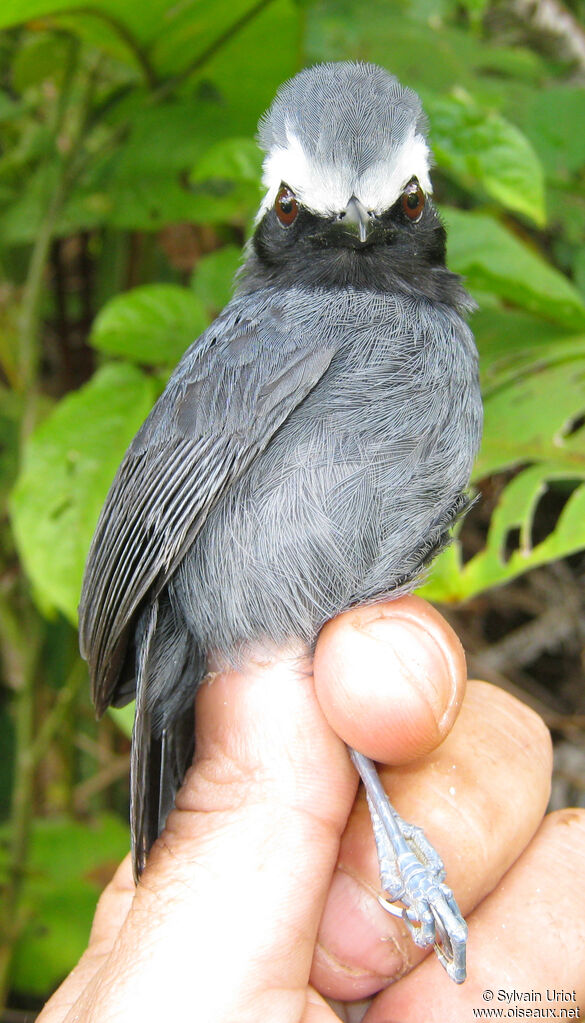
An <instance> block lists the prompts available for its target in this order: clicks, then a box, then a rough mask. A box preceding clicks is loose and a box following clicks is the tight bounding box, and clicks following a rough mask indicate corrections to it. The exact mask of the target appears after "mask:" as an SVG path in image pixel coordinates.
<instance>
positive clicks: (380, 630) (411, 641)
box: [360, 613, 457, 725]
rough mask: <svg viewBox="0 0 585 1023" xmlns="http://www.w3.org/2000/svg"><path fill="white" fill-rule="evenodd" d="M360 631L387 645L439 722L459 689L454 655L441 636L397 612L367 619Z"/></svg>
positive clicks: (448, 710)
mask: <svg viewBox="0 0 585 1023" xmlns="http://www.w3.org/2000/svg"><path fill="white" fill-rule="evenodd" d="M360 631H363V632H365V633H367V635H369V636H371V637H372V639H375V640H376V642H377V643H382V644H384V646H386V647H387V648H388V650H389V653H390V655H391V656H392V657H393V658H394V659H395V661H396V662H397V670H399V671H400V673H401V675H402V676H403V677H404V678H405V680H406V681H407V682H408V683H409V684H410V685H411V686H412V687H413V688H414V689H415V690H416V692H417V693H419V694H420V696H421V697H422V699H424V700H425V701H426V702H427V703H428V704H429V706H430V708H431V710H432V712H433V715H434V716H435V719H436V720H437V722H438V723H439V725H440V724H441V723H442V721H443V718H444V717H445V715H446V714H448V713H449V712H450V710H451V706H452V702H453V699H454V695H455V693H456V689H457V677H456V673H455V666H454V663H453V658H452V657H451V656H448V653H447V651H446V650H445V647H444V646H443V644H442V643H441V641H440V639H439V638H438V637H437V636H436V635H435V634H434V633H433V631H431V630H429V629H427V628H425V626H424V624H422V623H421V622H420V621H419V620H418V619H416V618H414V617H410V616H406V615H401V614H398V613H394V614H392V615H391V616H389V617H381V618H375V619H373V620H372V621H370V622H365V623H364V624H363V625H362V626H361V630H360Z"/></svg>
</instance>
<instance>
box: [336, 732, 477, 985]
mask: <svg viewBox="0 0 585 1023" xmlns="http://www.w3.org/2000/svg"><path fill="white" fill-rule="evenodd" d="M350 754H351V758H352V760H353V762H354V764H355V766H356V767H357V769H358V771H359V774H360V776H361V778H362V780H363V782H364V786H365V789H366V794H367V797H368V806H369V808H370V816H371V818H372V825H373V829H374V838H375V841H376V850H377V853H378V861H379V864H380V880H381V883H382V888H383V890H384V895H382V896H380V899H379V901H380V904H381V905H382V906H383V908H384V909H386V910H387V911H388V912H389V913H392V914H393V915H394V916H399V917H401V918H402V919H403V920H404V922H405V923H406V925H407V927H408V929H409V931H410V933H411V935H412V938H413V940H414V942H415V943H416V944H417V945H418V946H419V947H421V948H428V946H429V945H432V944H434V946H435V952H436V953H437V956H438V958H439V961H440V962H441V964H442V965H443V966H444V967H445V969H446V971H447V973H448V974H449V976H450V977H451V979H452V980H454V981H455V982H456V983H457V984H461V983H462V982H463V981H464V980H465V975H466V968H465V952H466V944H467V924H466V923H465V920H464V919H463V917H462V916H461V912H460V910H459V907H458V906H457V903H456V901H455V897H454V895H453V892H452V891H451V889H450V888H449V887H448V886H447V885H446V884H445V868H444V866H443V861H442V860H441V857H440V856H439V854H438V853H437V851H436V850H435V849H434V848H433V846H432V845H431V843H430V842H429V841H428V839H427V838H426V836H425V834H424V832H423V831H422V829H421V828H418V827H415V826H414V825H412V824H408V823H407V822H406V821H404V820H403V819H402V817H400V815H399V814H398V813H397V812H396V810H395V809H394V807H392V806H391V804H390V802H389V801H388V797H387V796H386V793H385V792H384V789H383V788H382V784H381V782H380V779H379V778H378V774H377V772H376V768H375V766H374V764H373V763H372V761H371V760H369V759H368V758H367V757H364V756H363V755H362V754H361V753H357V752H356V751H355V750H350ZM396 903H401V905H400V906H398V905H396Z"/></svg>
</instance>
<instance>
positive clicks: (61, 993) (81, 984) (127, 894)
mask: <svg viewBox="0 0 585 1023" xmlns="http://www.w3.org/2000/svg"><path fill="white" fill-rule="evenodd" d="M135 891H136V889H135V887H134V881H133V879H132V867H131V865H130V856H126V858H125V859H124V860H122V863H121V864H120V866H119V867H118V869H117V871H116V873H115V874H114V876H113V878H112V880H111V881H110V883H109V884H108V885H107V887H106V888H105V889H104V891H103V892H102V895H101V897H100V900H99V902H98V905H97V909H96V913H95V917H94V921H93V926H92V929H91V935H90V939H89V945H88V948H87V950H86V951H85V953H84V954H83V956H82V957H81V959H80V961H79V963H78V964H77V966H76V967H75V968H74V969H73V970H72V972H71V973H70V974H69V976H68V977H67V979H66V980H65V981H64V982H63V984H61V986H60V987H59V988H58V989H57V991H56V992H55V994H54V995H53V997H52V998H51V999H50V1001H48V1002H47V1004H46V1005H45V1007H44V1009H43V1011H42V1012H41V1014H40V1016H38V1017H37V1023H61V1021H62V1020H64V1019H65V1018H66V1017H67V1014H68V1012H69V1010H70V1009H71V1007H72V1006H73V1005H74V1004H75V1002H76V1001H77V999H78V998H79V997H80V996H81V995H82V993H83V991H84V990H85V989H86V988H87V987H88V985H90V984H91V983H92V982H93V981H94V979H95V977H96V975H97V974H98V973H99V971H100V969H101V968H102V966H103V965H104V963H105V962H106V960H107V958H108V956H109V955H110V954H111V951H112V948H113V946H114V943H115V941H116V938H117V937H118V933H119V930H120V927H121V926H122V924H123V922H124V920H125V919H126V917H127V915H128V910H129V908H130V905H131V903H132V900H133V898H134V893H135Z"/></svg>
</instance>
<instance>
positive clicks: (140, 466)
mask: <svg viewBox="0 0 585 1023" xmlns="http://www.w3.org/2000/svg"><path fill="white" fill-rule="evenodd" d="M259 141H260V145H261V146H262V148H263V150H264V151H265V153H266V157H265V161H264V176H263V182H264V186H265V189H266V194H265V197H264V200H263V202H262V204H261V207H260V210H259V213H258V217H257V221H256V227H255V231H254V235H253V238H252V240H251V242H250V243H249V246H248V249H247V252H246V259H245V262H244V265H243V267H242V270H241V271H240V274H239V277H238V282H237V288H236V293H235V296H234V298H233V299H232V300H231V302H230V303H229V304H228V305H227V307H226V308H225V309H224V311H223V312H222V313H221V315H220V316H218V318H217V319H216V320H215V322H214V323H213V324H212V325H211V326H210V327H209V329H208V330H206V331H205V333H203V334H202V335H201V337H200V338H198V340H197V341H196V342H195V343H194V344H193V345H192V346H191V347H190V348H189V349H188V351H187V352H186V353H185V355H184V357H183V358H182V360H181V362H180V363H179V365H178V367H177V368H176V370H175V372H174V373H173V375H172V377H171V379H170V381H169V383H168V386H167V388H166V390H165V391H164V393H163V395H162V396H161V398H160V399H159V401H158V402H157V404H156V405H155V407H154V409H153V411H152V412H151V414H150V415H149V417H148V419H147V420H146V422H145V423H144V425H143V426H142V428H141V429H140V431H139V432H138V434H137V435H136V437H135V438H134V440H133V441H132V444H131V445H130V448H129V449H128V451H127V453H126V455H125V457H124V460H123V462H122V464H121V466H120V468H119V470H118V473H117V475H116V478H115V480H114V482H113V484H112V487H111V490H110V492H109V494H108V497H107V499H106V503H105V505H104V509H103V511H102V514H101V517H100V520H99V523H98V526H97V530H96V533H95V537H94V540H93V544H92V547H91V551H90V554H89V558H88V562H87V568H86V573H85V580H84V586H83V593H82V599H81V606H80V632H81V649H82V653H83V656H84V657H85V658H86V659H87V660H88V662H89V666H90V671H91V678H92V687H93V698H94V701H95V704H96V707H97V711H98V714H102V713H103V712H104V711H105V709H106V708H107V707H108V706H109V705H110V704H111V705H113V706H122V705H124V704H126V703H127V702H129V701H130V700H131V699H132V698H133V697H134V695H136V713H135V722H134V732H133V739H132V758H131V834H132V853H133V863H134V871H135V876H136V878H138V877H139V876H140V873H141V871H142V869H143V867H144V864H145V861H146V857H147V855H148V852H149V849H150V847H151V845H152V843H153V842H154V841H155V839H156V838H157V836H158V835H159V833H160V831H161V830H162V828H163V827H164V823H165V820H166V816H167V813H168V812H169V810H170V808H171V807H172V804H173V800H174V796H175V792H176V790H177V788H178V787H179V785H180V784H181V782H182V779H183V776H184V773H185V770H186V768H187V766H188V765H189V763H190V761H191V758H192V755H193V747H194V738H193V704H194V699H195V694H196V691H197V687H198V685H199V684H200V682H201V680H202V679H203V677H204V676H205V674H206V670H207V669H206V653H207V651H209V650H211V649H213V650H215V651H218V652H219V654H221V655H223V657H224V658H225V659H226V661H227V662H229V663H233V664H238V662H239V660H240V659H241V657H242V652H243V651H244V649H245V648H246V646H247V645H249V643H250V641H258V642H268V643H270V644H277V645H278V644H280V643H284V642H286V641H288V640H290V639H291V638H293V637H294V638H296V639H301V640H303V641H304V642H305V644H306V646H307V648H308V649H311V648H313V646H314V644H315V640H316V637H317V635H318V633H319V630H320V629H321V627H322V626H323V624H324V623H325V622H326V621H328V619H330V618H332V617H333V616H335V615H337V614H339V613H340V612H342V611H345V610H347V608H350V607H354V606H355V605H359V604H366V603H371V602H374V601H380V600H383V599H387V598H388V597H391V596H393V595H397V594H399V593H404V592H405V591H408V590H410V589H412V588H413V586H414V585H415V583H416V581H417V579H418V578H419V577H420V575H421V573H422V572H423V571H424V569H425V567H426V566H427V565H428V564H429V562H430V560H431V559H432V558H433V557H434V555H435V554H436V553H437V551H439V550H440V548H441V547H443V545H444V544H445V543H446V542H447V541H448V532H449V529H450V527H451V526H452V525H453V523H454V522H455V520H456V518H457V517H458V516H459V515H460V514H461V512H462V511H463V510H464V509H465V507H466V506H467V504H468V498H467V497H466V494H465V491H466V488H467V486H468V483H469V477H470V473H471V468H472V463H473V460H474V456H475V454H476V452H477V448H478V445H479V440H480V433H481V420H482V413H481V400H480V393H479V387H478V379H477V357H476V351H475V346H474V342H473V337H472V334H471V332H470V330H469V328H468V327H467V326H466V323H465V322H464V319H463V318H462V316H463V315H464V314H465V313H466V311H468V310H469V309H471V308H472V302H471V300H470V298H469V296H468V295H467V293H466V291H465V290H464V288H463V286H462V284H461V281H460V279H459V278H458V277H457V276H456V275H455V274H453V273H451V272H449V271H448V270H447V269H446V267H445V230H444V228H443V226H442V224H441V221H440V219H439V217H438V215H437V213H436V211H435V209H434V207H433V204H432V201H431V198H430V195H431V183H430V179H429V165H430V153H429V148H428V145H427V141H426V137H425V119H424V115H423V112H422V108H421V104H420V100H419V99H418V97H417V95H416V94H415V93H414V92H412V91H411V90H410V89H406V88H403V87H402V86H401V85H400V84H399V82H398V81H397V80H396V78H394V77H392V76H391V75H390V74H388V73H387V72H386V71H385V70H383V69H382V68H379V67H376V66H374V65H372V64H363V63H349V62H348V63H346V62H343V63H331V64H321V65H318V66H316V67H312V68H308V69H306V70H304V71H301V73H300V74H298V75H297V76H296V77H295V78H293V79H292V80H291V81H289V82H287V83H286V84H285V85H284V86H283V87H282V88H281V90H280V91H279V92H278V94H277V96H276V99H275V100H274V102H273V104H272V107H271V108H270V110H269V111H268V113H267V114H266V115H265V116H264V117H263V118H262V120H261V121H260V125H259ZM350 754H351V756H352V759H353V762H354V764H355V766H356V767H357V769H358V771H359V773H360V775H361V777H362V779H363V782H364V785H365V788H366V792H367V796H368V801H369V805H370V812H371V816H372V822H373V826H374V835H375V840H376V846H377V851H378V858H379V860H380V870H381V882H382V888H383V890H384V893H385V894H384V896H383V897H382V898H381V901H382V904H383V905H385V907H386V908H388V909H389V911H390V912H394V913H396V914H397V915H401V916H402V917H403V919H404V920H405V921H406V923H407V924H408V926H409V928H410V930H411V933H412V935H413V938H414V940H415V941H416V943H417V944H419V945H421V946H425V947H426V946H427V945H429V944H432V943H433V942H434V944H435V948H436V950H437V953H438V955H439V958H440V960H441V962H442V963H443V965H444V966H445V967H446V969H447V971H448V973H449V975H450V976H451V977H452V978H453V979H454V980H455V981H458V982H460V981H462V980H463V979H464V978H465V947H466V934H467V930H466V926H465V922H464V921H463V919H462V917H461V914H460V912H459V910H458V908H457V905H456V903H455V900H454V898H453V894H452V892H451V890H450V889H449V888H448V887H447V886H446V885H445V884H444V877H445V875H444V869H443V864H442V862H441V860H440V858H439V856H438V854H437V853H436V852H435V851H434V849H433V848H432V846H431V845H430V843H429V842H428V841H427V840H426V839H425V837H424V835H423V833H422V832H421V830H420V829H419V828H415V827H413V826H411V825H409V824H407V823H406V822H404V821H403V820H402V819H401V818H400V817H399V816H398V815H397V813H396V812H395V811H394V809H393V808H392V807H391V806H390V804H389V803H388V800H387V798H386V796H385V794H384V791H383V789H382V787H381V784H380V782H379V780H378V777H377V774H376V771H375V767H374V765H373V764H372V762H371V761H370V760H368V759H367V758H366V757H364V756H362V755H361V754H359V753H358V752H356V751H354V750H350ZM396 901H399V902H400V903H401V906H400V908H398V907H397V906H396V905H395V903H396Z"/></svg>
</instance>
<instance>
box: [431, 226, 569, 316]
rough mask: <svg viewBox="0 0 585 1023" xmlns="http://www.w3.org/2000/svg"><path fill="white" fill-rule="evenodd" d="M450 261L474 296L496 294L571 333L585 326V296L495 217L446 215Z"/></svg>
mask: <svg viewBox="0 0 585 1023" xmlns="http://www.w3.org/2000/svg"><path fill="white" fill-rule="evenodd" d="M441 212H442V214H443V217H444V219H445V221H446V226H447V230H448V238H449V241H448V258H449V265H450V266H451V268H452V269H453V270H456V271H457V272H458V273H461V274H463V275H464V276H465V277H466V279H467V283H468V285H469V287H470V288H471V290H473V289H474V288H478V289H479V290H481V291H491V292H493V294H495V295H498V296H499V297H500V298H502V299H505V300H506V301H507V302H510V303H511V304H512V305H516V306H519V307H520V308H522V309H526V310H527V311H529V312H534V313H538V314H539V315H541V316H544V317H545V318H546V319H550V320H554V321H555V322H556V323H560V324H562V325H563V326H566V327H577V328H581V327H583V326H584V325H585V304H584V303H583V299H582V298H581V296H580V294H579V292H578V291H577V290H576V289H575V288H574V287H573V285H572V284H570V282H569V281H568V280H567V279H566V278H565V277H563V275H562V274H560V273H559V272H558V271H557V270H555V269H553V267H551V266H549V264H548V263H545V262H544V260H543V259H541V257H540V256H539V255H537V253H536V252H534V251H533V250H532V249H530V248H528V246H527V245H525V244H523V243H522V242H521V241H520V240H519V239H518V238H517V237H516V236H515V235H513V234H511V232H510V231H508V230H507V229H506V228H505V227H504V226H503V225H502V224H500V223H499V222H498V221H497V220H495V219H494V218H493V217H490V216H487V215H486V214H483V213H465V212H463V211H461V210H456V209H453V208H451V207H449V208H443V209H442V211H441Z"/></svg>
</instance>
